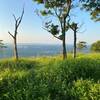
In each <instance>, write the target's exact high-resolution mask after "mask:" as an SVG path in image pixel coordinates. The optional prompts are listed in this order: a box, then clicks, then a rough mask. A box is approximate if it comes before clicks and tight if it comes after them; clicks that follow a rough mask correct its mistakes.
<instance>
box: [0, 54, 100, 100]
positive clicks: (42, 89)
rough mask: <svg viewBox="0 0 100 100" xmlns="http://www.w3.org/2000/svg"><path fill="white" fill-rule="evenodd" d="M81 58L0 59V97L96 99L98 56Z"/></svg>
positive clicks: (20, 99) (99, 70)
mask: <svg viewBox="0 0 100 100" xmlns="http://www.w3.org/2000/svg"><path fill="white" fill-rule="evenodd" d="M85 57H86V56H85ZM85 57H82V58H77V59H75V60H74V59H71V58H70V59H68V60H66V61H61V60H60V59H59V60H57V59H55V58H51V59H46V58H43V59H42V58H41V59H37V60H34V61H32V60H31V61H30V60H20V61H18V62H17V63H16V62H14V61H4V62H0V100H99V99H98V98H99V97H100V82H99V81H100V58H98V57H97V58H96V57H94V58H96V59H94V58H93V57H92V58H91V57H89V58H85Z"/></svg>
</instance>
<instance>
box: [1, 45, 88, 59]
mask: <svg viewBox="0 0 100 100" xmlns="http://www.w3.org/2000/svg"><path fill="white" fill-rule="evenodd" d="M67 51H68V52H72V51H73V46H72V45H68V46H67ZM82 52H84V53H88V52H89V47H88V48H86V49H84V50H82ZM18 53H19V56H20V57H35V56H49V55H57V54H61V53H62V46H61V45H40V44H18ZM9 57H13V46H12V45H10V44H9V45H7V48H4V49H0V58H9Z"/></svg>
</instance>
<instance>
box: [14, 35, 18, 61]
mask: <svg viewBox="0 0 100 100" xmlns="http://www.w3.org/2000/svg"><path fill="white" fill-rule="evenodd" d="M14 56H15V59H16V60H18V50H17V39H16V37H15V38H14Z"/></svg>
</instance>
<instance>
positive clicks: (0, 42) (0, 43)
mask: <svg viewBox="0 0 100 100" xmlns="http://www.w3.org/2000/svg"><path fill="white" fill-rule="evenodd" d="M2 42H3V40H0V48H6V46H5V45H4V43H2Z"/></svg>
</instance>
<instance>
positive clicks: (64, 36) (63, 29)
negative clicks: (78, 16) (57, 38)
mask: <svg viewBox="0 0 100 100" xmlns="http://www.w3.org/2000/svg"><path fill="white" fill-rule="evenodd" d="M63 25H64V26H63V28H62V34H63V40H62V42H63V43H62V45H63V59H66V58H67V52H66V18H64V23H63Z"/></svg>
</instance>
